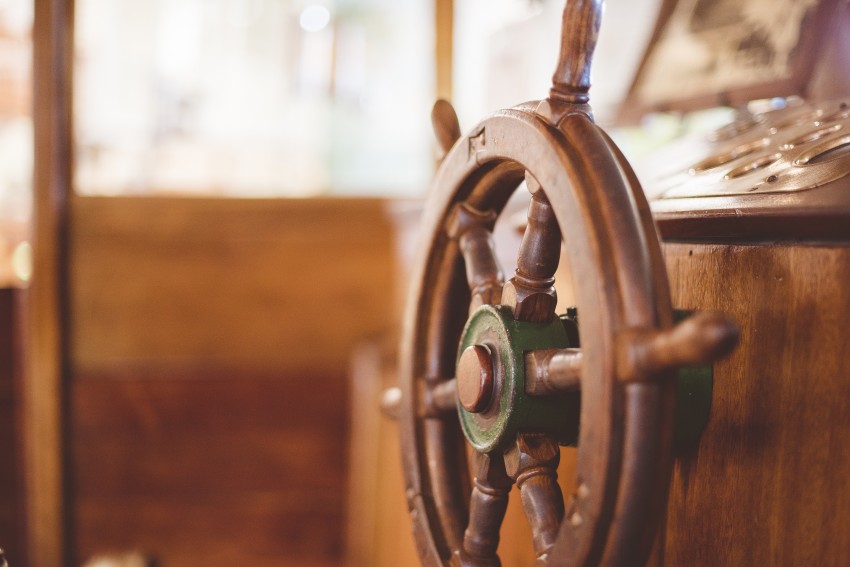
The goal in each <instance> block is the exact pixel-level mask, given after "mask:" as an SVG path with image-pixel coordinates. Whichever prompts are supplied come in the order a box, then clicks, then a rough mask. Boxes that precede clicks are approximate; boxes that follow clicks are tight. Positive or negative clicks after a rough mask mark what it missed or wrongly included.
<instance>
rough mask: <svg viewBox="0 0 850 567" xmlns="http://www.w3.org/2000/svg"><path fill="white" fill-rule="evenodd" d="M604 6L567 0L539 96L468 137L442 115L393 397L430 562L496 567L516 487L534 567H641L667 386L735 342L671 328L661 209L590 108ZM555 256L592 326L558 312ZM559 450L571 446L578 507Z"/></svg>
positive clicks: (694, 325)
mask: <svg viewBox="0 0 850 567" xmlns="http://www.w3.org/2000/svg"><path fill="white" fill-rule="evenodd" d="M601 4H602V2H601V0H578V1H572V0H570V1H569V2H568V4H567V7H566V9H565V12H564V32H563V37H562V46H561V59H560V63H559V66H558V70H557V71H556V73H555V76H554V86H553V87H552V90H551V91H550V96H549V98H547V99H546V100H544V101H542V102H539V103H531V104H525V105H520V106H518V107H515V108H512V109H509V110H504V111H501V112H498V113H496V114H495V115H493V116H491V117H489V118H487V119H485V120H484V121H483V122H481V123H480V124H479V125H478V126H476V127H475V128H474V129H473V130H472V131H471V133H470V134H469V135H467V136H465V137H460V133H459V128H458V126H457V119H456V117H455V115H454V112H453V111H452V110H451V109H450V106H448V105H447V104H445V103H442V104H439V105H438V106H436V107H435V117H436V118H435V125H436V128H437V131H438V138H440V139H441V140H442V142H443V145H444V147H448V146H450V145H452V144H451V143H452V142H455V141H456V143H454V144H453V147H452V148H451V150H450V151H448V153H447V155H446V156H445V159H444V160H443V163H442V164H441V167H440V169H439V172H438V173H437V176H436V179H435V182H434V187H433V189H432V191H433V192H432V193H431V195H430V198H429V202H428V204H427V207H426V212H425V217H424V221H423V222H424V229H423V230H424V234H427V235H429V236H428V238H427V241H426V242H425V243H424V246H423V248H422V250H421V252H420V256H419V258H418V262H417V264H416V266H415V272H414V274H413V278H412V279H413V282H414V284H413V289H412V293H411V295H410V298H409V302H408V305H407V311H406V313H405V327H404V337H403V343H402V353H401V363H400V366H401V368H400V390H401V391H400V394H401V396H400V400H399V401H398V417H399V424H400V428H401V430H400V431H401V440H402V449H403V459H404V473H405V482H406V489H407V500H408V506H409V509H410V513H411V516H412V519H413V525H414V533H415V536H416V541H417V547H418V551H419V554H420V557H421V559H422V562H423V564H425V565H429V566H431V565H434V566H437V565H459V566H479V567H484V566H488V567H489V566H495V565H499V564H500V562H499V558H498V555H497V549H498V542H499V528H500V526H501V522H502V519H503V517H504V514H505V510H506V507H507V501H508V494H509V492H510V490H511V488H512V486H513V485H514V484H516V486H517V487H518V489H519V494H520V497H521V499H522V503H523V509H524V511H525V514H526V517H527V519H528V521H529V523H530V525H531V528H532V534H533V544H534V549H535V554H536V558H537V559H536V560H537V563H536V564H537V565H552V566H591V565H611V566H613V565H642V564H644V563H645V561H646V558H647V556H648V554H649V552H650V550H651V547H652V544H653V541H654V537H655V530H656V526H657V523H658V518H659V515H660V513H661V511H662V510H663V507H664V506H665V504H666V494H667V485H668V483H669V476H670V471H671V463H672V455H671V452H672V442H671V439H672V435H673V406H674V388H675V385H674V381H673V380H672V379H671V378H672V377H673V376H674V375H675V370H676V368H677V367H678V366H680V365H685V364H695V363H702V362H706V361H711V360H713V359H714V358H716V357H717V356H720V355H722V354H724V353H726V352H728V351H729V350H731V348H732V347H733V346H734V344H735V340H736V337H737V333H736V330H735V327H734V325H732V324H731V323H730V322H729V321H728V320H727V319H725V318H724V317H722V316H719V315H712V314H698V315H696V316H694V317H691V318H690V319H689V320H688V321H686V322H685V323H683V324H681V325H679V326H678V327H673V324H672V308H671V305H670V294H669V291H668V288H667V280H666V272H665V267H664V262H663V258H662V256H661V250H660V245H659V242H658V238H657V235H656V232H655V227H654V224H653V221H652V217H651V214H650V211H649V207H648V205H647V203H646V200H645V198H644V196H643V192H642V190H641V188H640V185H639V183H638V181H637V179H636V177H635V175H634V173H633V172H632V170H631V168H630V166H629V164H628V163H627V162H626V160H625V159H624V158H623V156H622V154H621V153H620V152H619V150H618V149H617V148H616V147H615V145H614V144H613V142H612V141H611V140H610V139H609V138H608V136H607V135H606V134H605V133H604V132H603V131H602V130H600V129H599V128H598V127H597V126H596V125H595V124H594V123H593V119H592V115H591V111H590V107H589V106H588V104H587V101H588V94H587V93H588V88H589V75H590V59H591V55H592V51H593V48H594V45H595V42H596V35H597V32H598V27H599V22H600V15H601ZM523 180H524V181H526V185H527V187H528V189H529V191H530V192H531V193H532V200H531V204H530V206H529V209H528V224H527V227H526V229H525V234H524V236H523V240H522V243H521V245H520V251H519V258H518V262H517V264H518V267H517V271H516V275H515V276H514V277H513V278H511V279H510V280H508V281H506V282H505V281H504V278H503V276H502V272H501V269H500V268H499V266H498V262H497V260H496V256H495V251H494V244H493V240H492V237H491V231H492V228H493V225H494V222H495V220H496V218H497V217H498V215H499V214H500V212H501V211H502V209H503V208H504V206H505V203H506V202H507V200H508V198H509V197H510V195H511V194H512V193H513V191H514V190H515V189H516V188H517V186H518V185H520V184H521V183H522V181H523ZM562 242H563V244H564V245H565V249H566V253H567V255H568V259H569V262H570V266H571V267H572V270H573V273H574V280H575V287H576V299H577V308H578V313H579V314H580V326H579V325H578V323H577V322H576V318H574V317H559V316H557V315H556V313H555V304H556V294H555V288H554V287H553V284H554V274H555V270H556V268H557V266H558V262H559V258H560V253H561V244H562ZM467 302H468V308H467ZM579 329H580V335H581V344H580V345H579V344H578V342H577V336H578V333H577V331H578V330H579ZM458 345H460V346H458ZM464 439H465V441H466V443H468V444H469V445H470V446H471V447H472V449H474V451H472V455H473V456H472V458H471V459H467V457H466V451H465V449H464V444H463V440H464ZM559 444H577V446H578V452H577V458H576V467H575V486H576V490H575V492H574V494H572V495H570V497H569V500H568V503H567V505H566V507H565V505H564V498H563V496H562V493H561V489H560V487H559V485H558V482H557V465H558V460H559ZM468 460H469V461H471V462H469V463H467V461H468ZM467 466H468V467H469V468H468V469H467ZM470 471H471V476H472V477H474V480H473V481H472V483H471V486H470V481H469V477H470V474H469V473H470Z"/></svg>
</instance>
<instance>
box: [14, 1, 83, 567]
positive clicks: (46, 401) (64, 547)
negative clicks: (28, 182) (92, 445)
mask: <svg viewBox="0 0 850 567" xmlns="http://www.w3.org/2000/svg"><path fill="white" fill-rule="evenodd" d="M34 9H35V12H34V20H33V41H32V43H33V95H34V96H33V108H34V110H35V111H34V113H33V134H34V143H35V146H34V155H33V159H34V161H33V215H32V238H31V242H32V247H33V271H32V277H31V279H30V282H29V291H28V293H27V313H26V316H25V319H26V325H25V326H26V331H25V341H26V342H25V348H24V358H25V360H24V365H25V371H24V373H25V380H24V381H23V385H24V387H23V388H22V399H21V404H22V416H23V417H22V423H23V437H24V467H25V478H26V506H25V512H26V513H25V517H26V538H27V553H28V561H29V564H31V565H38V566H39V567H60V566H61V565H64V564H67V563H68V562H69V561H68V559H69V558H68V549H69V545H68V541H67V540H68V535H67V533H66V531H67V526H66V525H65V523H64V516H65V512H66V508H65V497H66V495H65V492H64V485H63V482H64V478H63V477H64V474H65V471H64V464H65V463H64V456H65V438H64V436H63V425H65V423H64V420H65V416H64V414H63V407H64V395H65V392H64V378H65V376H66V374H65V371H66V368H65V365H64V362H65V353H66V350H65V349H66V346H67V345H66V342H65V330H66V327H65V323H66V320H65V316H66V315H67V311H66V307H67V304H66V298H67V296H66V294H65V291H66V280H65V275H66V272H65V267H66V263H65V261H66V259H67V258H66V245H67V238H66V236H67V202H68V196H69V194H70V182H71V181H70V180H71V162H72V157H73V156H72V150H71V146H72V140H71V106H72V103H71V83H72V79H71V73H72V66H71V64H70V63H71V53H72V46H73V28H74V25H73V13H74V2H73V0H43V1H40V2H35V3H34Z"/></svg>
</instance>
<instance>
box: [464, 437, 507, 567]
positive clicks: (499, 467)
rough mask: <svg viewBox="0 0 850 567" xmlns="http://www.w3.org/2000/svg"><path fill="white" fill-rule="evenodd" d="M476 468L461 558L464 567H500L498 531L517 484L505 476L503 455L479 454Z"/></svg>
mask: <svg viewBox="0 0 850 567" xmlns="http://www.w3.org/2000/svg"><path fill="white" fill-rule="evenodd" d="M473 467H474V469H473V470H474V482H473V487H472V495H471V497H470V503H469V525H468V527H467V528H466V531H465V532H464V534H463V549H462V550H461V551H460V554H459V555H460V559H461V564H462V565H463V566H464V567H467V566H468V567H473V566H474V567H494V566H498V565H499V564H500V562H499V557H498V556H497V555H496V551H497V549H498V547H499V529H500V528H501V526H502V520H503V519H504V518H505V511H506V510H507V508H508V494H509V493H510V491H511V486H512V485H513V482H514V481H513V480H512V479H511V478H510V477H509V476H508V474H507V473H506V472H505V463H504V460H503V459H502V456H501V455H497V454H492V455H488V454H484V453H476V454H475V457H474V462H473Z"/></svg>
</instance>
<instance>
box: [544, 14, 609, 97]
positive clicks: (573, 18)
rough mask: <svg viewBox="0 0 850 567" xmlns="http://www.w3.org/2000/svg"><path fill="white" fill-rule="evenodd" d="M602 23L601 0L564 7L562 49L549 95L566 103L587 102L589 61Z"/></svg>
mask: <svg viewBox="0 0 850 567" xmlns="http://www.w3.org/2000/svg"><path fill="white" fill-rule="evenodd" d="M601 23H602V0H569V1H568V2H567V3H566V6H565V7H564V19H563V24H562V28H561V51H560V56H559V57H558V66H557V69H556V70H555V74H554V75H553V76H552V89H551V90H550V92H549V96H550V97H551V98H553V99H556V100H559V101H563V102H567V103H585V102H587V101H588V98H589V97H588V94H587V93H588V90H589V89H590V64H591V61H592V59H593V50H594V49H595V48H596V40H597V39H598V37H599V26H600V25H601Z"/></svg>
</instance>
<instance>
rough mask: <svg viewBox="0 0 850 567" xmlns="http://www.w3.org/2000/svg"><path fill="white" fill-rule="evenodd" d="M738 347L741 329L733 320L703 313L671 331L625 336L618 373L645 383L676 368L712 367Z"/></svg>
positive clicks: (622, 377) (720, 315) (721, 315)
mask: <svg viewBox="0 0 850 567" xmlns="http://www.w3.org/2000/svg"><path fill="white" fill-rule="evenodd" d="M737 344H738V327H737V325H736V324H735V322H734V321H733V320H732V319H731V318H730V317H728V316H727V315H724V314H721V313H709V312H699V313H696V314H695V315H693V316H692V317H689V318H688V319H686V320H685V321H684V322H682V323H681V324H679V325H677V326H676V327H674V328H672V329H670V330H668V331H660V332H652V333H642V332H639V331H638V332H636V333H626V334H624V335H621V336H620V345H621V350H620V356H619V357H618V359H617V364H618V367H619V370H618V374H619V376H620V379H621V380H625V381H641V380H644V379H647V377H652V376H656V375H658V374H659V373H661V372H666V371H668V370H670V369H673V368H679V367H682V366H700V365H705V364H711V363H712V362H713V361H715V360H718V359H720V358H723V357H724V356H726V355H728V354H729V353H730V352H732V351H733V350H734V348H735V346H736V345H737ZM650 379H651V378H650Z"/></svg>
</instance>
